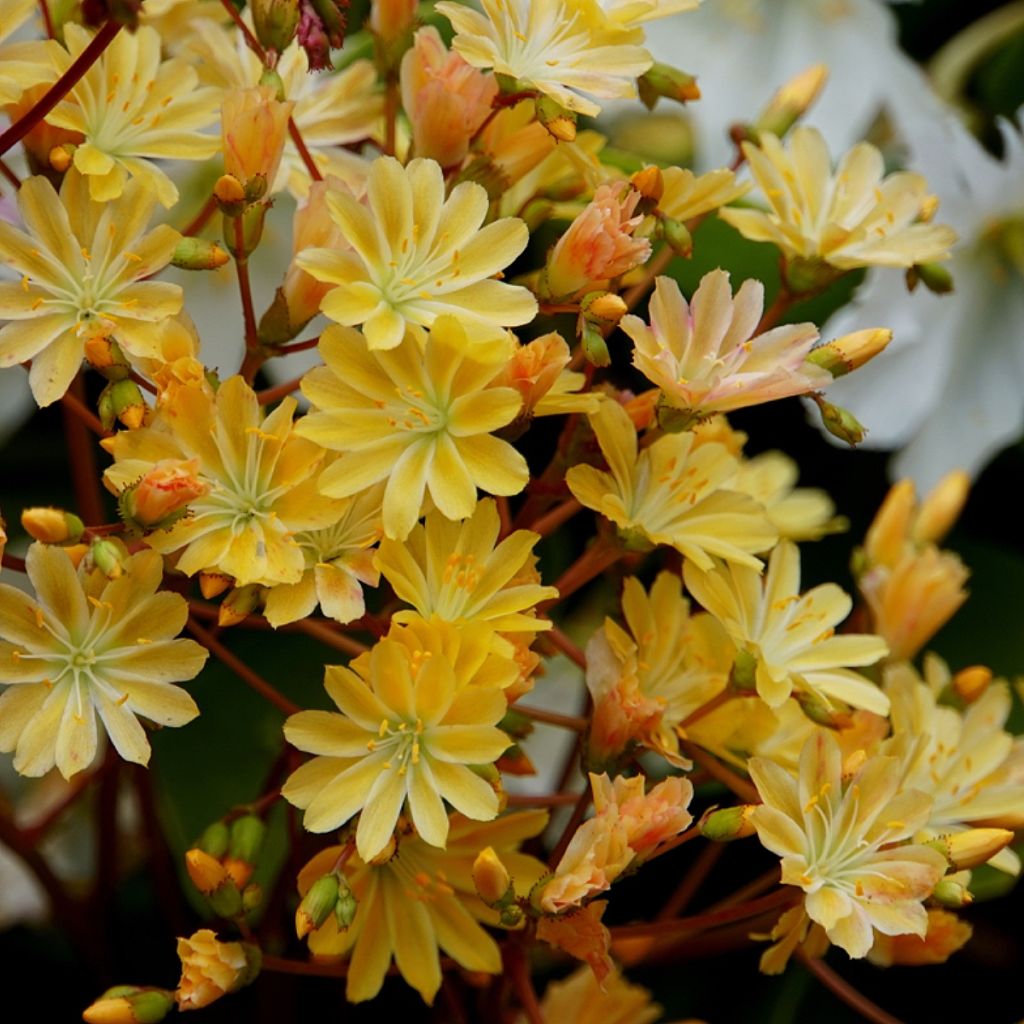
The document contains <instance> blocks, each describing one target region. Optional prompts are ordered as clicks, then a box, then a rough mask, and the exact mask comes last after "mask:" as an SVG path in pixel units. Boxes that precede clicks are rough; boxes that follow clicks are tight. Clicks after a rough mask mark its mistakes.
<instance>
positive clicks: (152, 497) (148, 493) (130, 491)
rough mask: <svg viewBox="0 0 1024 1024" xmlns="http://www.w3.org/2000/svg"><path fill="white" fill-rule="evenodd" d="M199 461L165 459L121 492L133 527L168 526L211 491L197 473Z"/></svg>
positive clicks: (121, 503)
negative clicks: (194, 502)
mask: <svg viewBox="0 0 1024 1024" xmlns="http://www.w3.org/2000/svg"><path fill="white" fill-rule="evenodd" d="M198 470H199V460H198V459H189V460H188V461H187V462H185V461H183V460H181V459H164V460H163V461H161V462H158V463H156V465H155V466H153V468H152V469H151V470H149V472H148V473H146V475H145V476H144V477H143V478H142V479H141V480H139V481H138V483H135V484H133V485H132V486H131V487H128V488H126V489H125V490H124V491H122V492H121V495H120V497H119V498H118V510H119V511H120V513H121V518H122V519H124V521H125V523H127V524H128V525H129V526H130V527H131V528H132V529H134V530H136V531H138V532H140V533H144V532H148V531H152V530H158V529H167V528H168V527H170V526H172V525H173V524H174V523H176V522H177V521H178V520H179V519H181V517H182V516H183V515H185V512H186V511H187V508H188V504H189V502H191V501H195V500H196V498H201V497H202V496H203V495H204V494H206V493H207V492H208V491H209V490H210V486H209V484H207V483H206V482H205V481H203V480H201V479H199V477H198V476H197V475H196V474H197V472H198Z"/></svg>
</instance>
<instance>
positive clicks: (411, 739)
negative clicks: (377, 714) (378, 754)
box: [367, 718, 423, 775]
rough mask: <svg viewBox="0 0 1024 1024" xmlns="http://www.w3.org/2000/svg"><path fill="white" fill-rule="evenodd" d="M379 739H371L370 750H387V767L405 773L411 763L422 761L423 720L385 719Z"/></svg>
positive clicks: (385, 765)
mask: <svg viewBox="0 0 1024 1024" xmlns="http://www.w3.org/2000/svg"><path fill="white" fill-rule="evenodd" d="M377 735H378V737H379V738H378V739H376V740H370V742H369V743H368V744H367V747H368V748H369V749H370V750H386V751H387V752H388V759H387V760H386V761H385V762H384V767H385V768H386V769H393V768H397V769H398V774H399V775H404V774H405V773H406V772H407V771H408V769H409V765H410V764H411V765H413V766H415V765H417V764H419V763H420V749H421V744H420V737H421V736H422V735H423V722H422V721H421V720H420V719H419V718H417V719H416V721H415V722H413V723H411V724H410V723H409V722H391V721H389V720H388V719H386V718H385V719H383V720H382V721H381V723H380V728H379V729H378V730H377Z"/></svg>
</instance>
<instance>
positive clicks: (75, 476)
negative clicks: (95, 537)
mask: <svg viewBox="0 0 1024 1024" xmlns="http://www.w3.org/2000/svg"><path fill="white" fill-rule="evenodd" d="M68 395H70V396H71V397H72V402H65V403H64V409H63V412H64V437H65V440H66V442H67V448H68V457H69V461H70V463H71V483H72V486H73V487H74V492H75V503H76V504H77V506H78V512H79V514H80V515H81V517H82V522H84V523H85V525H86V526H90V525H93V524H96V523H102V522H104V521H105V520H106V515H105V514H104V511H103V495H102V494H101V493H100V486H99V472H98V469H97V465H96V448H95V445H94V444H93V439H92V438H91V437H90V436H89V434H88V433H87V431H86V424H85V422H84V421H83V419H82V418H81V415H80V414H79V415H75V414H74V412H73V411H72V410H73V407H74V406H73V403H77V404H78V405H79V406H81V408H82V409H83V410H85V403H84V402H83V401H82V398H83V397H84V395H85V384H84V382H83V381H82V376H81V374H79V375H78V376H77V377H75V379H74V380H73V381H72V382H71V388H70V390H69V391H68ZM65 397H67V396H65ZM85 411H86V412H88V410H85ZM90 415H91V414H90ZM98 422H99V421H97V423H98ZM101 429H102V428H101Z"/></svg>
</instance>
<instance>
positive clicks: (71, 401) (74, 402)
mask: <svg viewBox="0 0 1024 1024" xmlns="http://www.w3.org/2000/svg"><path fill="white" fill-rule="evenodd" d="M61 403H62V404H63V406H64V408H65V410H66V411H68V412H71V413H73V414H74V415H75V416H77V417H78V418H79V419H80V420H81V421H82V422H83V423H84V424H85V425H86V426H87V427H88V428H89V429H90V430H91V431H92V432H93V433H94V434H97V435H98V436H100V437H109V436H110V431H109V430H105V429H104V427H103V424H102V423H100V419H99V417H98V416H97V415H96V414H95V413H94V412H92V411H91V410H90V409H89V408H87V407H86V405H85V403H84V402H83V401H82V400H81V399H80V398H78V397H77V395H74V394H72V393H71V392H70V391H68V392H66V393H65V394H64V395H62V396H61Z"/></svg>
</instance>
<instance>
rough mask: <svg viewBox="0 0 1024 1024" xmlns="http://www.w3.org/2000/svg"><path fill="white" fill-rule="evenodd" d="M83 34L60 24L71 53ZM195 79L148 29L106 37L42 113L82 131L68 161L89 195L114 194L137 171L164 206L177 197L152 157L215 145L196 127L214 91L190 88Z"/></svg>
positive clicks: (206, 152) (193, 155)
mask: <svg viewBox="0 0 1024 1024" xmlns="http://www.w3.org/2000/svg"><path fill="white" fill-rule="evenodd" d="M91 39H92V33H91V32H89V31H88V29H85V28H83V27H82V26H81V25H76V24H75V23H74V22H67V23H66V24H65V25H64V40H65V42H66V43H67V46H68V50H69V56H70V57H71V58H76V57H78V55H79V54H80V53H81V52H82V51H83V50H84V49H85V48H86V46H88V45H89V42H90V40H91ZM68 63H70V61H69V62H68ZM198 82H199V78H198V75H197V73H196V70H195V68H194V67H192V66H191V65H190V64H188V63H186V62H185V61H183V60H179V59H178V58H175V57H172V58H170V59H169V60H165V61H161V59H160V36H159V34H158V33H157V31H156V30H155V29H154V28H151V27H150V26H148V25H141V26H140V27H139V29H138V30H137V31H136V32H119V33H118V34H117V35H116V36H115V37H114V40H113V42H112V43H111V44H110V46H109V47H108V48H107V49H106V51H104V53H103V55H102V56H101V57H100V59H99V60H98V61H97V62H96V63H95V64H93V65H92V67H90V68H89V70H88V71H86V73H85V75H84V76H83V77H82V80H81V81H80V82H79V83H78V84H77V85H76V86H74V87H73V88H72V90H71V92H70V93H68V96H67V98H66V99H64V100H62V101H61V102H60V103H58V104H57V106H56V107H54V109H53V110H52V111H51V112H50V113H49V114H47V116H46V120H47V121H49V122H50V123H51V124H54V125H57V126H58V127H59V128H67V129H68V130H70V131H76V132H81V133H82V134H83V135H84V136H85V142H84V143H82V144H81V145H80V146H78V147H77V148H76V149H75V156H74V162H75V167H77V168H78V170H79V171H81V173H82V174H84V175H86V176H87V178H88V179H89V193H90V195H91V196H92V198H93V199H95V200H97V201H100V202H102V201H105V200H109V199H116V198H117V197H118V196H119V195H120V194H121V193H122V192H123V191H124V187H125V183H126V182H127V180H128V178H129V177H135V176H138V177H141V178H143V179H144V180H145V181H148V182H149V185H150V187H151V188H152V189H153V191H154V192H155V193H156V195H157V198H158V199H159V200H160V202H161V203H163V205H164V206H172V205H173V204H174V203H175V202H176V201H177V199H178V189H177V187H176V186H175V184H174V182H173V181H171V179H170V178H169V177H168V175H167V172H166V171H164V170H163V169H162V168H160V167H158V166H157V165H156V164H155V163H153V161H154V160H157V159H170V160H206V159H208V158H209V157H211V156H213V154H214V153H216V152H217V147H218V139H217V137H216V136H214V135H205V134H203V133H202V131H201V129H203V128H206V127H208V126H209V125H211V124H213V123H214V122H215V121H216V119H217V107H218V105H219V102H220V95H219V93H218V92H217V90H215V89H208V88H201V87H198Z"/></svg>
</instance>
